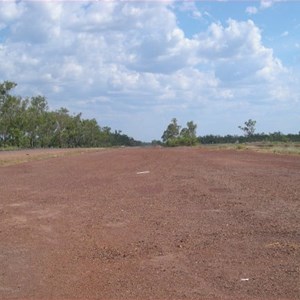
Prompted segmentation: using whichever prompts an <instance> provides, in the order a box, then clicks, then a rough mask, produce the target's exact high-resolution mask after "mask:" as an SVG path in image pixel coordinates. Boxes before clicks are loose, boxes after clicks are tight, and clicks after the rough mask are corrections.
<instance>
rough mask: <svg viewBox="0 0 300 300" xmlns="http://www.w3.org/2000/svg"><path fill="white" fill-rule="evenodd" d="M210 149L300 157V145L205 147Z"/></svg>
mask: <svg viewBox="0 0 300 300" xmlns="http://www.w3.org/2000/svg"><path fill="white" fill-rule="evenodd" d="M203 147H205V148H208V149H220V150H222V149H224V150H239V151H244V150H251V151H256V152H263V153H275V154H292V155H300V143H289V142H286V143H279V142H273V143H269V142H264V143H245V144H214V145H203Z"/></svg>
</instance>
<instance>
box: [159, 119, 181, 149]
mask: <svg viewBox="0 0 300 300" xmlns="http://www.w3.org/2000/svg"><path fill="white" fill-rule="evenodd" d="M179 131H180V126H179V125H178V124H177V119H176V118H173V119H172V120H171V123H170V124H169V125H168V127H167V129H166V130H165V131H164V133H163V135H162V137H161V138H162V140H163V142H164V143H166V142H167V141H170V140H174V139H176V138H178V137H179Z"/></svg>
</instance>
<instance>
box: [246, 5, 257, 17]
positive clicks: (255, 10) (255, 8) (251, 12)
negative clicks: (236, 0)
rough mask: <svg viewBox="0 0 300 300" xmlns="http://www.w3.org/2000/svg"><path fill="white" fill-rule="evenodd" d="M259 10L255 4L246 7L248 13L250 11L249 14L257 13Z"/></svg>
mask: <svg viewBox="0 0 300 300" xmlns="http://www.w3.org/2000/svg"><path fill="white" fill-rule="evenodd" d="M257 12H258V9H257V7H255V6H248V7H247V8H246V13H248V14H249V15H255V14H257Z"/></svg>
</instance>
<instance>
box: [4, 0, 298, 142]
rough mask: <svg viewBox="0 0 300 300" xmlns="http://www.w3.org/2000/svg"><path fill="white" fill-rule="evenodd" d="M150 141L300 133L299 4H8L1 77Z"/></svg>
mask: <svg viewBox="0 0 300 300" xmlns="http://www.w3.org/2000/svg"><path fill="white" fill-rule="evenodd" d="M4 80H9V81H13V82H16V83H17V84H18V86H17V88H16V89H15V93H16V94H18V95H21V96H22V97H31V96H36V95H43V96H45V97H46V98H47V101H48V104H49V107H50V109H51V110H56V109H59V108H60V107H66V108H67V109H68V110H69V111H70V113H74V114H77V113H79V112H82V116H83V118H95V119H96V120H97V121H98V123H99V125H100V126H109V127H111V128H112V129H113V130H122V132H123V133H125V134H128V135H129V136H132V137H134V138H135V139H139V140H142V141H151V140H153V139H160V138H161V136H162V133H163V131H164V130H165V129H166V127H167V125H168V124H169V123H170V121H171V119H172V118H177V120H178V123H179V124H180V125H182V126H185V125H186V122H188V121H190V120H192V121H194V122H195V123H196V124H197V125H198V127H197V134H198V135H206V134H215V135H226V134H242V132H241V131H240V129H239V128H238V126H240V125H243V124H244V122H245V121H247V120H248V119H253V120H256V121H257V125H256V130H257V132H265V133H269V132H274V131H281V132H283V133H298V132H299V131H300V2H299V1H284V0H262V1H254V0H253V1H248V2H247V1H237V0H236V1H226V0H219V1H192V0H189V1H179V0H177V1H174V0H163V1H159V0H152V1H141V0H140V1H135V0H131V1H129V0H128V1H126V0H125V1H124V0H123V1H121V0H119V1H113V0H106V1H104V0H98V1H77V0H73V1H70V0H69V1H62V0H61V1H58V0H57V1H49V0H48V1H39V0H35V1H25V0H18V1H14V0H0V82H3V81H4Z"/></svg>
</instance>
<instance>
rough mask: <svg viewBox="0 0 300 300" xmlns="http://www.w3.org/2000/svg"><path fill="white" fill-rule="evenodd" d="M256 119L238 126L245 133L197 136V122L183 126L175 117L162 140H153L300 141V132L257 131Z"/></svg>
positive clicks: (168, 143) (178, 142) (179, 143)
mask: <svg viewBox="0 0 300 300" xmlns="http://www.w3.org/2000/svg"><path fill="white" fill-rule="evenodd" d="M255 125H256V121H255V120H252V119H249V120H248V121H246V122H245V123H244V124H243V126H238V128H239V129H240V130H241V131H242V132H243V135H230V134H228V135H225V136H221V135H212V134H210V135H204V136H197V135H196V129H197V124H195V123H194V122H193V121H189V122H187V127H185V128H182V129H181V126H180V125H178V122H177V119H176V118H173V119H172V120H171V123H170V124H169V125H168V126H167V128H166V130H165V131H164V133H163V135H162V137H161V139H162V142H161V141H157V140H154V141H152V144H153V145H164V146H168V147H174V146H193V145H197V144H200V143H201V144H233V143H252V142H300V132H299V133H298V134H283V133H281V132H280V131H278V132H273V133H268V134H267V133H255V131H256V128H255Z"/></svg>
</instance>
